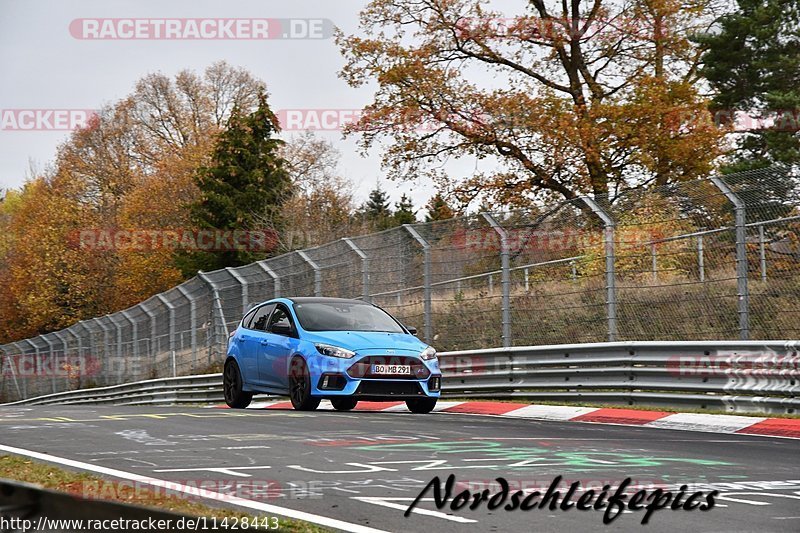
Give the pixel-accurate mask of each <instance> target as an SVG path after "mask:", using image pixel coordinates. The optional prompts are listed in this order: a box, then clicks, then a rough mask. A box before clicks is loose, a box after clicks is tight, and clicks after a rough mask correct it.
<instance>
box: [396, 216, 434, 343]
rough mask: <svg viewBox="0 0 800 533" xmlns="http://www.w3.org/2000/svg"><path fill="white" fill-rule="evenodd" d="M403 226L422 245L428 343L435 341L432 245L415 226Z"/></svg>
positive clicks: (424, 318) (425, 325)
mask: <svg viewBox="0 0 800 533" xmlns="http://www.w3.org/2000/svg"><path fill="white" fill-rule="evenodd" d="M403 227H404V228H405V229H406V231H408V233H409V234H410V235H411V236H412V237H413V238H414V240H415V241H417V242H418V243H419V244H420V246H422V251H423V254H424V257H423V261H424V264H423V270H422V276H423V286H424V287H423V292H424V295H423V298H424V301H423V313H424V314H423V322H424V330H425V342H427V343H428V344H430V343H431V341H433V315H432V310H431V245H430V243H428V241H426V240H425V239H424V238H423V237H422V235H420V234H419V232H417V230H416V229H414V227H413V226H410V225H408V224H403Z"/></svg>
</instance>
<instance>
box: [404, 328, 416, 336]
mask: <svg viewBox="0 0 800 533" xmlns="http://www.w3.org/2000/svg"><path fill="white" fill-rule="evenodd" d="M406 329H407V330H408V332H409V333H411V334H412V335H416V334H417V328H415V327H414V326H406Z"/></svg>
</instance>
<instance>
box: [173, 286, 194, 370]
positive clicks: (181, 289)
mask: <svg viewBox="0 0 800 533" xmlns="http://www.w3.org/2000/svg"><path fill="white" fill-rule="evenodd" d="M177 289H178V292H180V293H181V294H182V295H183V297H184V298H186V299H187V300H189V322H190V323H191V328H192V329H191V330H190V332H191V335H190V336H191V340H192V370H194V369H195V368H197V299H196V298H194V297H193V296H192V295H191V293H190V292H189V291H188V290H186V287H184V286H183V285H178V287H177Z"/></svg>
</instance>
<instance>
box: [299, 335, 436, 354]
mask: <svg viewBox="0 0 800 533" xmlns="http://www.w3.org/2000/svg"><path fill="white" fill-rule="evenodd" d="M303 338H304V339H306V340H308V341H311V342H324V343H326V344H333V345H334V346H339V347H341V348H347V349H348V350H353V351H358V350H407V351H412V352H417V353H419V352H421V351H422V350H424V349H425V348H426V347H427V346H428V345H427V344H425V343H424V342H422V341H421V340H419V339H418V338H416V337H415V336H413V335H408V334H406V333H380V332H367V331H315V332H306V333H305V335H303Z"/></svg>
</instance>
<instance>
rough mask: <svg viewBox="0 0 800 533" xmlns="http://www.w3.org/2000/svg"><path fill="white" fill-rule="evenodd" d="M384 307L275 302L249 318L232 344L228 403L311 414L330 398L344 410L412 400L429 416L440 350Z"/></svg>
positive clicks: (332, 300) (226, 376)
mask: <svg viewBox="0 0 800 533" xmlns="http://www.w3.org/2000/svg"><path fill="white" fill-rule="evenodd" d="M414 333H416V331H415V330H414V329H409V328H406V327H405V326H403V324H401V323H400V322H399V321H398V320H396V319H395V318H394V317H392V316H391V315H390V314H389V313H387V312H386V311H384V310H383V309H381V308H379V307H377V306H375V305H372V304H369V303H366V302H362V301H360V300H346V299H342V298H275V299H273V300H270V301H268V302H264V303H262V304H259V305H257V306H255V307H254V308H253V309H251V310H250V311H248V312H247V314H245V316H244V318H242V321H241V322H240V323H239V326H238V327H237V328H236V330H235V331H234V332H233V333H231V336H230V339H229V342H228V354H227V357H226V360H225V368H224V371H223V374H222V375H223V390H224V393H225V403H227V404H228V405H229V406H230V407H234V408H244V407H247V406H248V405H249V404H250V402H251V400H252V399H253V394H254V393H267V394H278V395H285V396H289V397H290V398H291V400H292V405H293V406H294V408H295V409H298V410H302V411H310V410H313V409H316V408H317V406H319V403H320V400H322V399H329V400H330V401H331V403H332V404H333V407H334V408H335V409H337V410H339V411H348V410H350V409H353V408H354V407H355V406H356V404H357V403H358V401H359V400H370V401H395V400H405V402H406V405H407V406H408V408H409V410H411V411H412V412H414V413H429V412H430V411H432V410H433V408H434V406H435V405H436V400H437V399H438V398H439V394H440V390H441V385H442V375H441V372H440V370H439V361H438V360H437V358H436V350H434V349H433V348H432V347H430V346H428V345H427V344H425V343H423V342H422V341H420V340H419V339H417V338H416V337H415V336H414Z"/></svg>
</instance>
